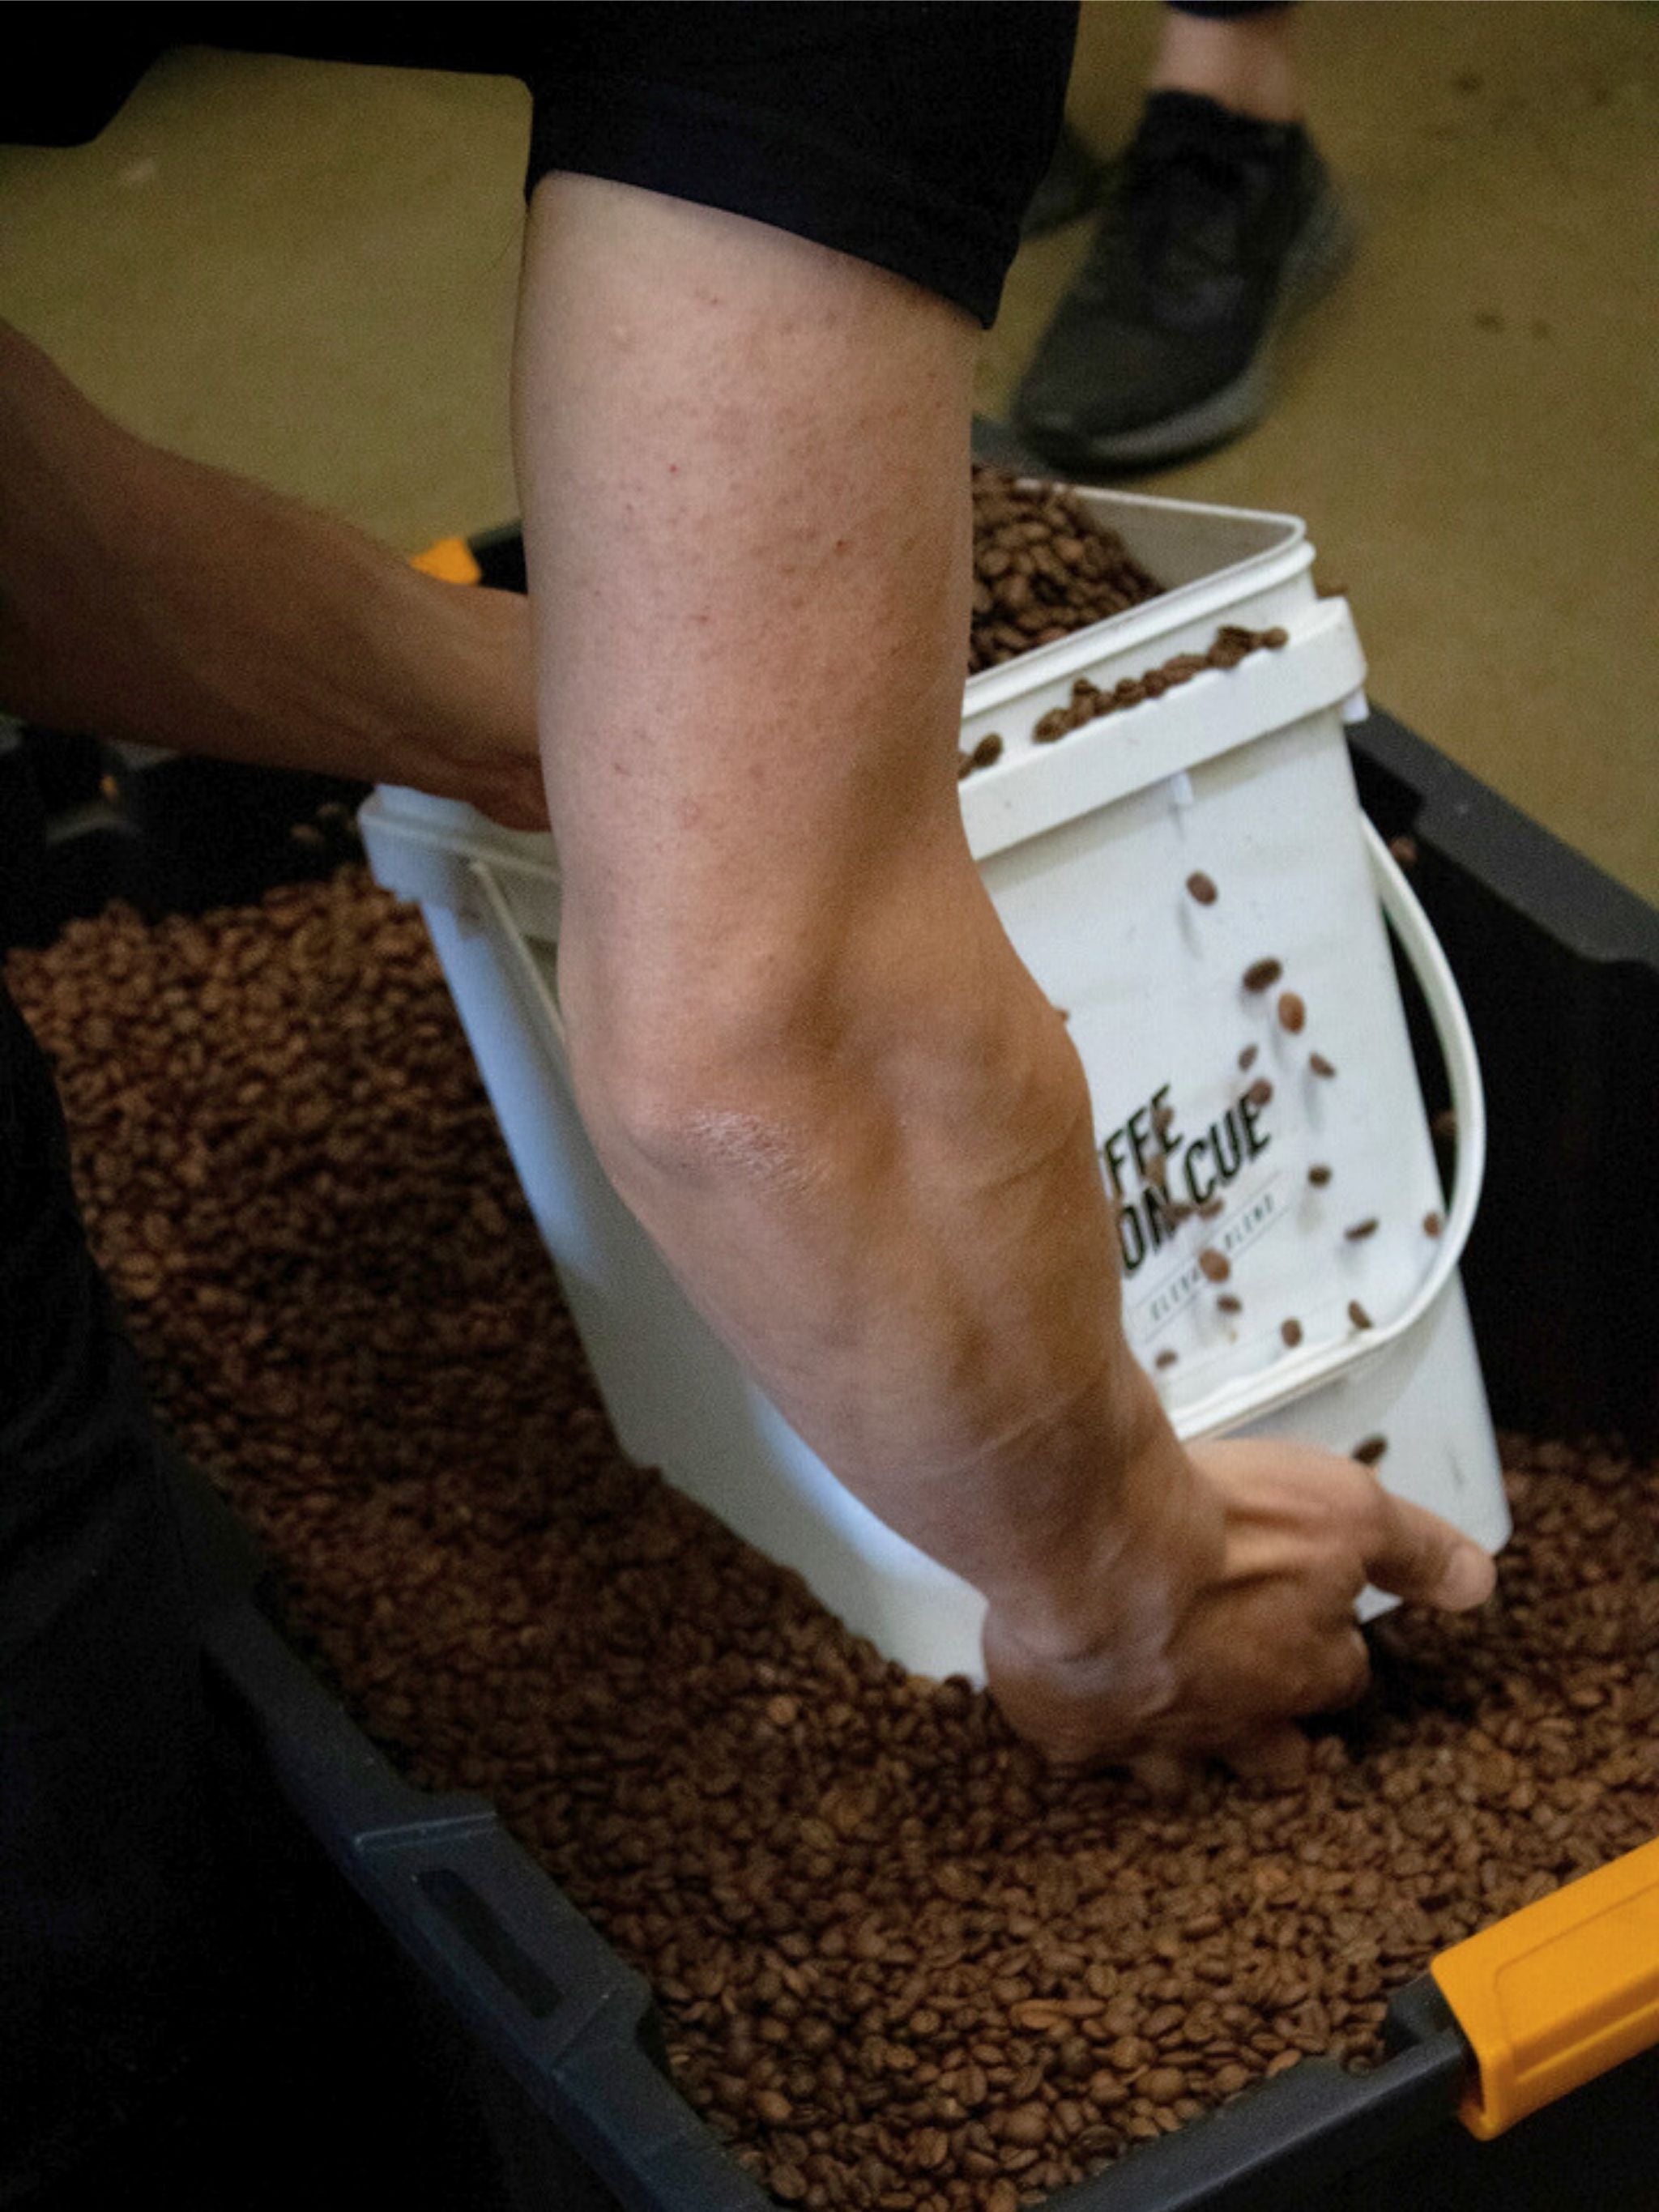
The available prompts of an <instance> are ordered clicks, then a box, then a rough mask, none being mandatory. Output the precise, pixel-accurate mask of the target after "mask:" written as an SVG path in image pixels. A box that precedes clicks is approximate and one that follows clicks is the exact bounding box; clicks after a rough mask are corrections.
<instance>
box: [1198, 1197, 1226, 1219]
mask: <svg viewBox="0 0 1659 2212" xmlns="http://www.w3.org/2000/svg"><path fill="white" fill-rule="evenodd" d="M1226 1207H1227V1201H1226V1200H1225V1198H1223V1197H1221V1196H1220V1194H1218V1193H1213V1194H1212V1195H1211V1196H1210V1197H1208V1198H1206V1199H1202V1200H1200V1202H1199V1207H1198V1212H1199V1217H1200V1219H1201V1220H1204V1221H1213V1220H1214V1219H1215V1218H1216V1216H1217V1215H1218V1213H1225V1211H1226Z"/></svg>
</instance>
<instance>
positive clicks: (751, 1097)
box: [566, 1006, 834, 1207]
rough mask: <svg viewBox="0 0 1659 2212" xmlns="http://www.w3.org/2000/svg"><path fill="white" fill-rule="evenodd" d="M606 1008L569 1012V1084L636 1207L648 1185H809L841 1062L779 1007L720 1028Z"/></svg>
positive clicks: (681, 1017)
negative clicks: (598, 1014) (586, 1017)
mask: <svg viewBox="0 0 1659 2212" xmlns="http://www.w3.org/2000/svg"><path fill="white" fill-rule="evenodd" d="M689 1012H690V1010H689V1009H680V1010H677V1012H676V1014H675V1015H674V1017H673V1018H653V1017H652V1015H651V1013H650V1012H649V1010H648V1009H647V1010H641V1009H635V1010H633V1011H629V1010H627V1009H618V1008H617V1007H615V1006H612V1007H611V1008H610V1009H608V1010H607V1012H606V1014H605V1018H604V1019H603V1020H600V1021H596V1022H592V1023H584V1022H582V1021H580V1019H579V1020H577V1021H575V1022H574V1023H573V1022H571V1021H570V1020H569V1019H568V1015H567V1024H566V1035H567V1042H568V1048H569V1056H570V1067H571V1075H572V1080H573V1084H574V1090H575V1094H576V1103H577V1104H578V1107H579V1108H580V1112H581V1116H582V1120H583V1122H584V1123H585V1125H586V1129H587V1132H588V1134H589V1136H590V1138H591V1139H592V1142H593V1146H594V1149H595V1150H596V1152H598V1153H599V1159H600V1161H601V1164H603V1166H604V1167H605V1172H606V1173H607V1174H608V1175H609V1176H610V1177H611V1181H612V1182H614V1183H615V1184H616V1186H617V1189H618V1190H619V1191H620V1192H621V1194H622V1195H623V1198H625V1199H627V1200H629V1202H630V1204H635V1206H636V1207H637V1206H639V1205H640V1204H641V1203H642V1202H643V1201H645V1200H647V1198H648V1195H649V1193H650V1192H651V1190H652V1189H653V1188H660V1187H662V1186H665V1185H671V1186H672V1187H674V1188H676V1189H677V1190H678V1191H680V1192H683V1193H686V1194H690V1193H691V1192H693V1191H695V1190H696V1189H697V1188H708V1189H710V1190H714V1189H730V1188H733V1187H734V1186H747V1187H750V1188H765V1189H769V1190H772V1191H775V1192H782V1191H784V1190H787V1189H797V1190H798V1189H801V1188H805V1186H806V1185H807V1184H808V1183H810V1182H811V1181H812V1180H813V1179H814V1166H813V1163H814V1160H815V1158H817V1150H818V1146H819V1145H820V1143H821V1141H822V1135H823V1125H824V1121H825V1118H826V1111H827V1094H828V1092H829V1090H830V1088H831V1087H832V1085H833V1066H834V1054H833V1053H832V1052H831V1051H830V1050H829V1048H828V1046H827V1045H826V1044H825V1042H823V1040H822V1039H821V1038H818V1037H815V1036H814V1034H813V1030H812V1025H811V1024H810V1023H805V1022H800V1021H797V1020H795V1019H794V1018H792V1017H791V1016H790V1015H789V1013H788V1012H785V1011H781V1010H780V1011H779V1012H777V1013H776V1014H775V1017H774V1018H768V1019H762V1018H759V1017H758V1016H757V1015H756V1014H754V1013H753V1012H750V1014H748V1015H747V1016H745V1018H744V1019H742V1020H741V1021H732V1022H724V1021H721V1020H720V1019H719V1018H718V1017H713V1016H710V1015H709V1014H708V1010H707V1009H706V1008H705V1009H703V1010H702V1015H701V1017H700V1018H686V1016H687V1014H688V1013H689Z"/></svg>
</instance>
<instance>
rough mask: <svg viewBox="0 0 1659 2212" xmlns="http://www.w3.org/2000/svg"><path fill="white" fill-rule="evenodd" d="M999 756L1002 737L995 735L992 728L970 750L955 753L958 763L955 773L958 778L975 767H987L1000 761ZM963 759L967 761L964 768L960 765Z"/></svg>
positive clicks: (967, 773)
mask: <svg viewBox="0 0 1659 2212" xmlns="http://www.w3.org/2000/svg"><path fill="white" fill-rule="evenodd" d="M1001 758H1002V739H1001V738H1000V737H999V736H998V735H997V732H995V731H994V730H990V731H987V733H986V734H985V736H984V737H982V738H981V739H980V741H979V743H978V744H976V745H975V747H974V750H972V752H970V753H967V754H963V753H960V752H959V753H958V754H957V763H958V766H957V775H958V778H960V777H961V776H963V775H969V774H971V773H972V771H973V770H974V769H976V768H989V767H991V766H992V764H993V763H994V762H996V761H1000V759H1001ZM964 759H965V760H966V761H967V763H968V765H967V767H966V768H965V769H964V768H963V767H962V766H961V765H960V763H962V762H963V760H964Z"/></svg>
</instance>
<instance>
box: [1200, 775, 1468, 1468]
mask: <svg viewBox="0 0 1659 2212" xmlns="http://www.w3.org/2000/svg"><path fill="white" fill-rule="evenodd" d="M1361 826H1362V828H1363V829H1364V833H1365V848H1366V856H1367V858H1368V859H1369V860H1370V866H1371V876H1372V879H1373V881H1374V882H1375V884H1376V892H1377V897H1378V899H1379V901H1380V902H1381V905H1382V908H1383V913H1384V915H1386V916H1387V917H1388V921H1389V927H1391V928H1392V930H1393V931H1394V933H1395V937H1396V939H1398V940H1399V943H1400V946H1401V951H1403V952H1404V953H1405V956H1406V958H1407V962H1408V963H1410V966H1411V969H1412V972H1413V975H1415V976H1416V978H1417V981H1418V985H1419V988H1420V989H1421V991H1422V993H1423V997H1424V1000H1425V1003H1426V1005H1427V1006H1428V1010H1429V1016H1430V1018H1431V1021H1432V1022H1433V1024H1434V1030H1435V1035H1436V1036H1437V1038H1438V1039H1439V1042H1440V1050H1441V1054H1442V1056H1443V1059H1444V1060H1445V1063H1446V1073H1447V1076H1448V1078H1449V1081H1450V1084H1451V1095H1452V1107H1453V1110H1454V1111H1455V1114H1456V1116H1457V1158H1456V1164H1455V1170H1454V1177H1453V1185H1452V1194H1451V1202H1450V1206H1449V1212H1448V1214H1447V1218H1446V1224H1445V1226H1444V1228H1443V1230H1442V1231H1441V1233H1440V1241H1439V1244H1438V1247H1437V1250H1436V1253H1435V1260H1434V1265H1433V1266H1432V1267H1431V1268H1430V1270H1429V1272H1428V1273H1427V1275H1426V1276H1425V1278H1424V1280H1423V1281H1422V1283H1421V1284H1420V1285H1419V1287H1418V1290H1417V1292H1416V1294H1415V1296H1414V1297H1413V1298H1412V1299H1411V1300H1410V1302H1409V1303H1408V1304H1407V1306H1406V1307H1405V1308H1404V1310H1402V1311H1401V1313H1399V1314H1398V1315H1396V1316H1395V1318H1394V1319H1393V1320H1392V1321H1390V1322H1386V1323H1384V1324H1383V1326H1381V1327H1379V1328H1370V1329H1367V1330H1366V1331H1365V1333H1364V1335H1363V1336H1362V1337H1361V1338H1359V1339H1358V1340H1352V1339H1350V1340H1346V1341H1345V1342H1343V1343H1341V1344H1337V1345H1328V1346H1324V1347H1323V1348H1321V1347H1318V1346H1315V1347H1313V1348H1311V1349H1310V1351H1308V1352H1304V1353H1301V1354H1299V1355H1296V1356H1293V1357H1292V1358H1289V1359H1285V1360H1283V1361H1280V1362H1279V1364H1276V1365H1275V1366H1274V1367H1273V1369H1272V1370H1271V1371H1270V1373H1269V1374H1267V1375H1265V1376H1263V1375H1251V1376H1240V1377H1238V1378H1237V1379H1236V1380H1235V1381H1233V1382H1231V1383H1225V1384H1224V1385H1223V1386H1222V1387H1221V1389H1218V1390H1212V1392H1211V1393H1210V1394H1209V1395H1208V1396H1207V1397H1204V1398H1200V1399H1199V1400H1198V1401H1196V1402H1195V1403H1194V1404H1193V1405H1190V1406H1185V1407H1181V1408H1179V1409H1178V1410H1176V1411H1174V1412H1172V1413H1171V1416H1170V1418H1171V1420H1172V1421H1173V1423H1174V1425H1175V1431H1176V1435H1177V1436H1178V1437H1182V1439H1183V1440H1185V1439H1191V1438H1194V1437H1206V1436H1214V1435H1216V1434H1217V1433H1218V1431H1222V1430H1225V1429H1230V1428H1236V1427H1237V1426H1238V1425H1239V1424H1240V1423H1241V1422H1243V1421H1247V1420H1259V1419H1261V1416H1262V1415H1263V1414H1264V1413H1273V1412H1274V1411H1275V1410H1276V1409H1277V1408H1278V1407H1281V1406H1288V1405H1290V1404H1291V1402H1292V1401H1294V1400H1295V1399H1297V1398H1301V1397H1304V1396H1305V1395H1307V1393H1308V1392H1309V1391H1310V1390H1316V1389H1318V1388H1319V1386H1320V1385H1321V1384H1322V1383H1328V1382H1329V1381H1330V1380H1331V1379H1332V1378H1333V1377H1334V1376H1338V1375H1342V1374H1346V1373H1347V1372H1348V1371H1349V1370H1351V1369H1352V1368H1353V1367H1355V1366H1358V1365H1359V1364H1364V1363H1365V1362H1368V1361H1370V1360H1371V1359H1373V1358H1376V1355H1377V1353H1379V1352H1383V1351H1386V1350H1387V1348H1388V1347H1389V1345H1391V1344H1395V1343H1398V1341H1399V1340H1400V1339H1401V1337H1402V1336H1405V1335H1406V1334H1407V1333H1408V1332H1409V1331H1410V1330H1412V1329H1413V1328H1416V1326H1417V1324H1418V1322H1419V1321H1421V1320H1422V1318H1423V1316H1424V1315H1425V1314H1426V1313H1427V1312H1428V1311H1429V1310H1430V1308H1431V1306H1432V1305H1433V1304H1434V1303H1435V1301H1436V1300H1437V1298H1438V1297H1440V1295H1441V1293H1442V1291H1444V1290H1445V1288H1446V1286H1447V1285H1448V1284H1449V1282H1450V1281H1451V1279H1452V1277H1453V1275H1454V1274H1455V1272H1456V1269H1457V1263H1458V1261H1459V1260H1460V1259H1462V1255H1463V1248H1464V1246H1465V1245H1466V1244H1467V1243H1468V1241H1469V1231H1470V1230H1471V1229H1472V1228H1473V1227H1474V1214H1475V1208H1476V1207H1477V1206H1478V1205H1479V1204H1480V1185H1481V1181H1482V1178H1483V1177H1484V1176H1485V1174H1486V1094H1485V1092H1484V1091H1483V1090H1482V1088H1481V1084H1480V1060H1479V1057H1478V1056H1477V1054H1476V1052H1475V1048H1474V1032H1473V1031H1472V1030H1471V1029H1470V1028H1469V1018H1468V1014H1467V1013H1466V1012H1464V1010H1463V1001H1462V999H1461V998H1460V997H1459V996H1458V992H1457V985H1456V983H1455V981H1453V979H1452V972H1451V969H1450V968H1449V965H1448V964H1447V960H1446V956H1445V954H1444V953H1443V951H1441V949H1440V940H1439V939H1438V938H1437V937H1436V935H1435V933H1434V931H1433V930H1432V928H1431V927H1430V924H1429V918H1428V916H1427V915H1425V913H1424V911H1423V908H1422V904H1421V902H1420V901H1419V898H1418V896H1417V894H1416V892H1415V891H1413V889H1412V887H1411V885H1410V884H1408V883H1407V881H1406V878H1405V876H1404V875H1403V874H1402V873H1401V868H1400V864H1399V862H1398V861H1397V860H1395V857H1394V855H1393V854H1392V853H1391V852H1389V848H1388V846H1387V845H1386V844H1385V843H1384V842H1383V838H1382V837H1381V836H1379V834H1378V833H1377V831H1376V829H1374V828H1373V827H1372V826H1371V824H1370V823H1369V822H1366V821H1364V819H1363V817H1362V822H1361Z"/></svg>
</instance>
